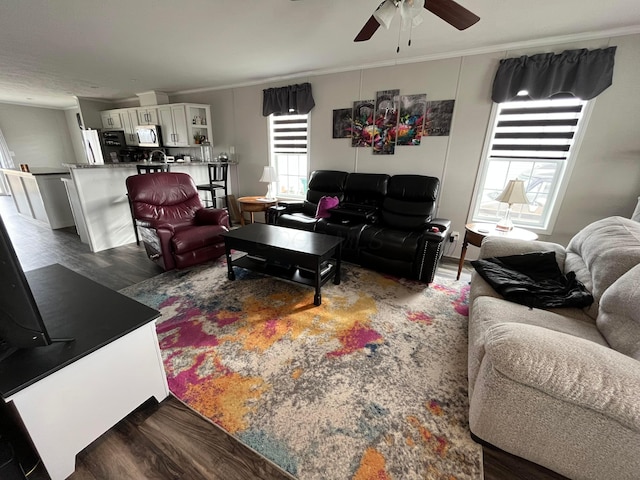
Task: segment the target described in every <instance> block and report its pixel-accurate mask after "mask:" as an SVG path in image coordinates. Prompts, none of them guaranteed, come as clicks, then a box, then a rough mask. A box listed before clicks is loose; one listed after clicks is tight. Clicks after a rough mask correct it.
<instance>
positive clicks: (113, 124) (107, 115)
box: [100, 110, 122, 130]
mask: <svg viewBox="0 0 640 480" xmlns="http://www.w3.org/2000/svg"><path fill="white" fill-rule="evenodd" d="M100 118H102V128H105V129H109V130H122V119H121V117H120V110H106V111H104V112H100Z"/></svg>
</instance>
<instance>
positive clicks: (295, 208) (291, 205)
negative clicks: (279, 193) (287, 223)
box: [265, 201, 304, 225]
mask: <svg viewBox="0 0 640 480" xmlns="http://www.w3.org/2000/svg"><path fill="white" fill-rule="evenodd" d="M303 206H304V202H302V201H290V202H287V201H284V202H280V201H279V202H278V205H276V206H274V207H269V208H268V209H267V212H266V215H265V216H266V220H267V223H268V224H269V225H277V224H278V218H279V217H280V216H281V215H284V214H285V213H296V212H301V211H302V208H303Z"/></svg>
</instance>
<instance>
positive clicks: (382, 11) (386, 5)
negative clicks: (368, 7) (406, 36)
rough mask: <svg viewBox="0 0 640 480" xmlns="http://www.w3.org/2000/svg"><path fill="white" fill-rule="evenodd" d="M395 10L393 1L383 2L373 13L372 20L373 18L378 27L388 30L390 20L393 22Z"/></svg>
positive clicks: (386, 0)
mask: <svg viewBox="0 0 640 480" xmlns="http://www.w3.org/2000/svg"><path fill="white" fill-rule="evenodd" d="M396 9H397V7H396V5H395V3H394V2H393V0H385V1H384V2H383V3H382V4H381V5H380V6H379V7H378V9H377V10H376V11H375V12H374V13H373V18H375V19H376V20H377V21H378V23H379V24H380V25H382V26H383V27H384V28H386V29H387V30H389V27H390V26H391V20H393V16H394V15H395V14H396Z"/></svg>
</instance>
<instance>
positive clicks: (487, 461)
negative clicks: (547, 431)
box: [482, 445, 568, 480]
mask: <svg viewBox="0 0 640 480" xmlns="http://www.w3.org/2000/svg"><path fill="white" fill-rule="evenodd" d="M482 454H483V461H484V478H485V479H486V480H504V479H512V480H568V479H567V477H565V476H563V475H560V474H559V473H556V472H554V471H552V470H549V469H547V468H544V467H542V466H540V465H538V464H535V463H533V462H529V461H527V460H525V459H523V458H520V457H516V456H514V455H510V454H509V453H507V452H504V451H502V450H499V449H497V448H495V447H489V446H486V445H484V446H483V447H482Z"/></svg>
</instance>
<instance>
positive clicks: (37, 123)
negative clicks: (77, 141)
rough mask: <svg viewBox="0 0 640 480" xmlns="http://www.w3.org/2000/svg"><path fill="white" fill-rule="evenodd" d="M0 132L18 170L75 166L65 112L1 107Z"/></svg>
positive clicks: (8, 106)
mask: <svg viewBox="0 0 640 480" xmlns="http://www.w3.org/2000/svg"><path fill="white" fill-rule="evenodd" d="M0 129H2V133H3V134H4V136H5V139H6V140H7V144H8V145H9V149H10V150H13V151H14V152H15V154H16V155H15V157H14V158H13V160H14V162H15V164H16V167H17V166H18V165H20V164H21V163H26V164H28V165H29V167H59V166H60V165H61V164H63V163H75V158H76V157H75V153H74V150H73V145H72V143H71V137H70V135H69V128H68V126H67V119H66V117H65V113H64V111H63V110H57V109H52V108H39V107H28V106H23V105H12V104H6V103H3V104H0Z"/></svg>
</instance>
